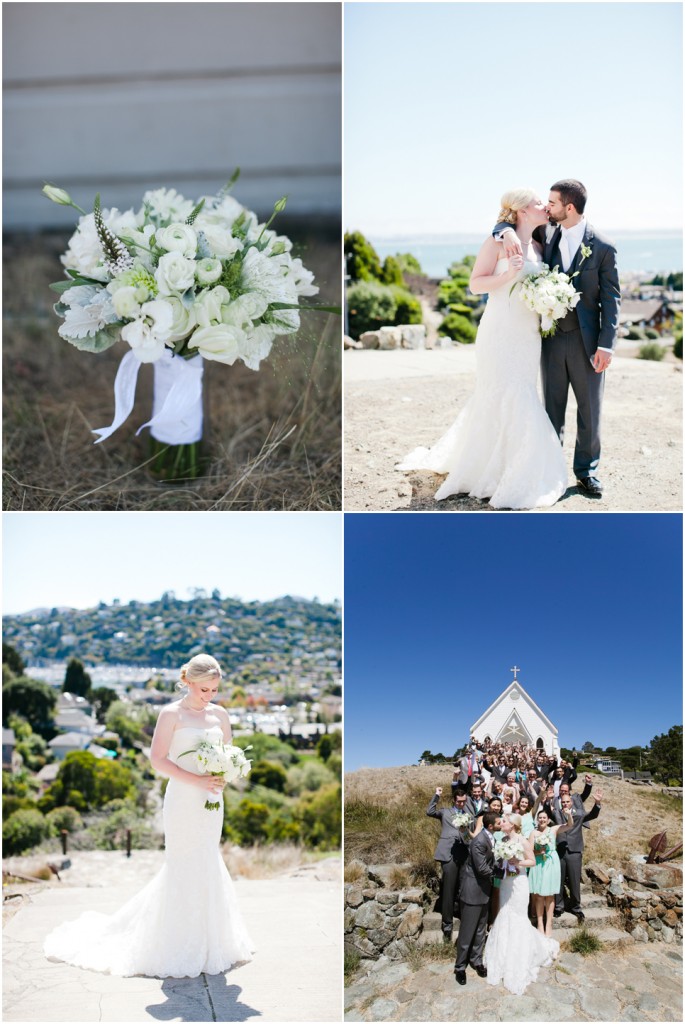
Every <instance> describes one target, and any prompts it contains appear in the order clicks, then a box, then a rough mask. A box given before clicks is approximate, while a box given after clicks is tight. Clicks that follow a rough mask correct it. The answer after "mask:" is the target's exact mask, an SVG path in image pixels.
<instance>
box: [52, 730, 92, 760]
mask: <svg viewBox="0 0 685 1024" xmlns="http://www.w3.org/2000/svg"><path fill="white" fill-rule="evenodd" d="M90 740H91V737H90V736H88V735H86V734H85V733H82V732H63V733H60V735H59V736H55V738H54V740H50V742H49V743H48V746H49V747H50V749H51V750H52V752H53V754H54V755H55V757H56V758H57V760H58V761H63V760H64V758H65V757H66V756H67V754H71V753H73V752H74V751H75V750H87V748H88V747H89V746H90Z"/></svg>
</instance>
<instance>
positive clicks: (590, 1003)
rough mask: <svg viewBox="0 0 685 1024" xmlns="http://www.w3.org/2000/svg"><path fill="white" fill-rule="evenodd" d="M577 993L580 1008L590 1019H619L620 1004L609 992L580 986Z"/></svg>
mask: <svg viewBox="0 0 685 1024" xmlns="http://www.w3.org/2000/svg"><path fill="white" fill-rule="evenodd" d="M579 981H580V979H579ZM578 995H579V997H580V1007H581V1009H582V1010H583V1012H584V1013H587V1015H588V1017H589V1018H590V1019H591V1020H612V1021H616V1020H620V1019H621V1004H620V1003H619V1001H618V999H617V998H616V997H615V996H614V995H613V994H612V993H611V992H607V991H606V990H605V989H600V988H580V989H579V992H578Z"/></svg>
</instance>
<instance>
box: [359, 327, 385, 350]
mask: <svg viewBox="0 0 685 1024" xmlns="http://www.w3.org/2000/svg"><path fill="white" fill-rule="evenodd" d="M359 343H360V345H361V346H362V348H380V347H381V346H380V335H379V334H378V331H366V332H365V333H364V334H361V335H360V336H359Z"/></svg>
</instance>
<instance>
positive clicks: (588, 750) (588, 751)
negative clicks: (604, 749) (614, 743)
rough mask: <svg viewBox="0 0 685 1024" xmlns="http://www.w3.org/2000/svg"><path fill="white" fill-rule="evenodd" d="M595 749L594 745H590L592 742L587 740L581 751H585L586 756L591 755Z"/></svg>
mask: <svg viewBox="0 0 685 1024" xmlns="http://www.w3.org/2000/svg"><path fill="white" fill-rule="evenodd" d="M594 749H595V745H594V743H590V740H586V741H585V743H583V746H582V747H581V750H583V751H584V752H585V753H586V754H591V753H592V751H593V750H594Z"/></svg>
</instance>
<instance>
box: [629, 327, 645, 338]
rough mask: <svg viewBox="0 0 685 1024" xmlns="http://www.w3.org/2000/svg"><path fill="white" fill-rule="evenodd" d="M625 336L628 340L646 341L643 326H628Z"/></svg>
mask: <svg viewBox="0 0 685 1024" xmlns="http://www.w3.org/2000/svg"><path fill="white" fill-rule="evenodd" d="M626 338H628V339H629V340H630V341H646V340H647V335H646V334H645V329H644V327H637V326H631V327H629V328H628V333H627V334H626Z"/></svg>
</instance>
